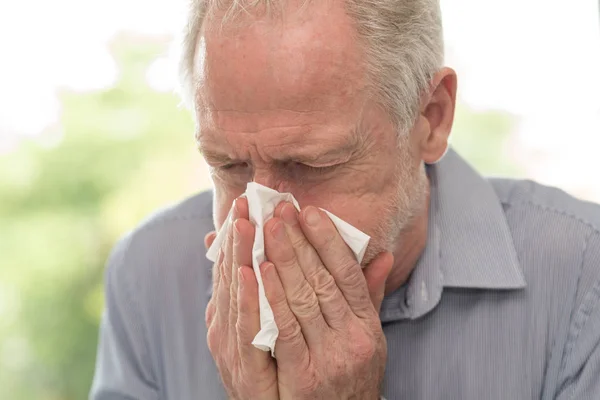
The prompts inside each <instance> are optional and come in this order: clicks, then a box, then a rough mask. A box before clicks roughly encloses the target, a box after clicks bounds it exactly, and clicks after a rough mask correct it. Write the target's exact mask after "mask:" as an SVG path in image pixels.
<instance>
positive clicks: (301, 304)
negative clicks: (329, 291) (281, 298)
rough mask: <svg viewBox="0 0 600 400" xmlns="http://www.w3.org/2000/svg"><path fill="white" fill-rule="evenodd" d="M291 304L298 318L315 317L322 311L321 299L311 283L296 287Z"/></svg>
mask: <svg viewBox="0 0 600 400" xmlns="http://www.w3.org/2000/svg"><path fill="white" fill-rule="evenodd" d="M290 303H291V304H290V305H291V307H292V310H293V312H294V314H296V316H298V318H302V319H314V318H316V317H318V315H319V314H320V313H321V309H320V307H319V299H318V298H317V295H316V294H315V292H314V291H313V290H312V288H311V287H310V285H308V284H304V285H300V286H299V287H298V288H296V290H295V292H294V294H293V295H292V296H291V299H290Z"/></svg>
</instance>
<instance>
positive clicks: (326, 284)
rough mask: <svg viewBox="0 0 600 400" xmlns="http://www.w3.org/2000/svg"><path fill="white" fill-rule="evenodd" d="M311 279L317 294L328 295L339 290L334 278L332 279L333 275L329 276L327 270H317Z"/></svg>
mask: <svg viewBox="0 0 600 400" xmlns="http://www.w3.org/2000/svg"><path fill="white" fill-rule="evenodd" d="M313 279H314V288H315V292H316V293H317V295H319V296H323V297H328V296H331V295H332V294H335V293H337V291H338V290H339V289H338V287H337V284H336V282H335V279H333V276H331V274H330V273H329V272H327V271H325V269H321V270H319V271H317V272H316V273H315V274H314V276H313Z"/></svg>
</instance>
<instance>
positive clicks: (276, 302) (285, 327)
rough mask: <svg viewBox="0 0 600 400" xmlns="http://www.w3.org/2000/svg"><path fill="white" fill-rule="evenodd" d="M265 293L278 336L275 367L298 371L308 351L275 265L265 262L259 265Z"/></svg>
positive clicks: (306, 362) (306, 357) (302, 365)
mask: <svg viewBox="0 0 600 400" xmlns="http://www.w3.org/2000/svg"><path fill="white" fill-rule="evenodd" d="M260 272H261V276H262V280H263V285H264V288H265V295H266V296H267V300H268V301H269V304H270V305H271V309H272V310H273V316H274V317H275V323H276V324H277V328H278V329H279V336H278V337H277V342H276V343H275V355H276V357H277V368H278V369H282V370H284V371H298V370H302V369H301V368H302V367H305V366H307V365H308V361H309V358H308V357H309V351H308V346H307V344H306V340H305V339H304V336H303V335H302V328H301V327H300V324H299V323H298V320H296V317H295V316H294V313H293V312H292V310H291V309H290V307H289V305H288V303H287V299H286V296H285V291H284V289H283V285H282V284H281V280H280V279H279V275H278V274H277V270H276V268H275V266H274V265H273V264H272V263H270V262H265V263H263V264H262V265H261V266H260Z"/></svg>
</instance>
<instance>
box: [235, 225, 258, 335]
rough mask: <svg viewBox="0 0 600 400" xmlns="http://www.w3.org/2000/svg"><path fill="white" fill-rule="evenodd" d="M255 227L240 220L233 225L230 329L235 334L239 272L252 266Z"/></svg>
mask: <svg viewBox="0 0 600 400" xmlns="http://www.w3.org/2000/svg"><path fill="white" fill-rule="evenodd" d="M253 242H254V227H253V226H252V224H251V223H250V221H248V220H247V219H243V218H238V219H237V220H235V221H234V223H233V266H232V268H233V272H232V274H231V286H230V290H229V328H230V329H231V330H232V333H235V332H234V331H235V329H236V327H235V324H236V322H237V310H238V278H239V274H238V270H239V268H240V266H242V265H252V244H253Z"/></svg>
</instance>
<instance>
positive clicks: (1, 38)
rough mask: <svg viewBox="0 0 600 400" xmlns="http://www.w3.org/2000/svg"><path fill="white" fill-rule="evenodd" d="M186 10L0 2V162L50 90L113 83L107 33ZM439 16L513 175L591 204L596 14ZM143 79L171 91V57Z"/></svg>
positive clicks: (567, 8) (76, 0)
mask: <svg viewBox="0 0 600 400" xmlns="http://www.w3.org/2000/svg"><path fill="white" fill-rule="evenodd" d="M184 7H185V2H184V1H182V0H168V1H167V0H154V1H152V2H148V1H142V0H106V1H102V2H98V1H85V0H55V1H52V2H48V1H31V0H29V1H27V0H21V1H18V2H17V1H3V2H2V3H0V51H1V53H0V54H2V62H1V63H0V88H1V90H0V152H10V151H11V149H14V148H15V147H16V146H17V143H18V142H19V141H20V139H21V138H22V137H36V136H38V135H40V132H42V131H43V129H44V127H46V126H48V125H49V124H52V123H55V122H56V120H57V119H58V118H59V113H60V103H59V101H58V100H57V98H56V89H57V88H59V87H66V88H70V89H74V90H81V91H84V90H92V89H99V88H104V87H109V86H110V85H111V84H113V83H114V80H115V78H116V75H117V67H116V65H115V62H114V61H113V58H112V56H111V54H110V53H109V52H108V49H107V43H108V42H109V40H111V39H112V38H113V37H114V35H115V34H116V33H117V32H120V31H129V32H138V33H143V34H152V35H157V34H160V35H166V36H173V35H175V34H176V33H178V29H179V26H181V23H182V21H183V18H182V16H183V10H184ZM442 8H443V13H444V14H443V15H444V25H445V35H446V42H447V64H448V65H449V66H452V67H454V68H456V69H457V71H458V73H459V79H460V81H459V82H460V86H459V87H460V92H459V95H460V98H461V100H462V101H463V102H464V103H465V104H466V105H468V106H469V107H471V108H473V109H475V110H487V109H491V110H502V111H506V112H508V113H510V114H511V115H513V116H515V117H517V118H518V120H519V123H518V124H517V126H516V128H515V129H514V132H512V135H511V146H510V156H511V157H512V160H511V161H514V162H515V163H518V164H519V166H520V167H522V168H521V170H522V171H524V172H523V173H522V175H523V176H525V177H528V178H532V179H536V180H539V181H542V182H543V183H546V184H551V185H557V186H560V187H562V188H564V189H565V190H567V191H569V192H571V193H573V194H575V195H577V196H580V197H584V198H587V199H595V200H600V178H599V177H598V172H599V171H600V165H599V161H598V159H599V157H598V155H597V151H598V150H597V149H598V148H600V96H599V95H598V93H600V76H599V72H600V28H599V26H600V24H599V19H600V17H599V12H598V3H597V2H596V1H595V0H573V1H567V0H502V1H499V0H442ZM147 79H148V81H149V83H150V85H151V86H152V87H153V88H155V89H156V90H161V91H169V90H173V88H174V85H175V63H174V57H170V58H169V57H168V56H165V57H163V58H159V59H157V60H156V61H155V62H154V64H153V66H152V67H151V68H150V69H149V70H148V73H147ZM484 133H485V132H482V134H484ZM40 140H49V139H47V138H45V139H44V138H42V137H40Z"/></svg>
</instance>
